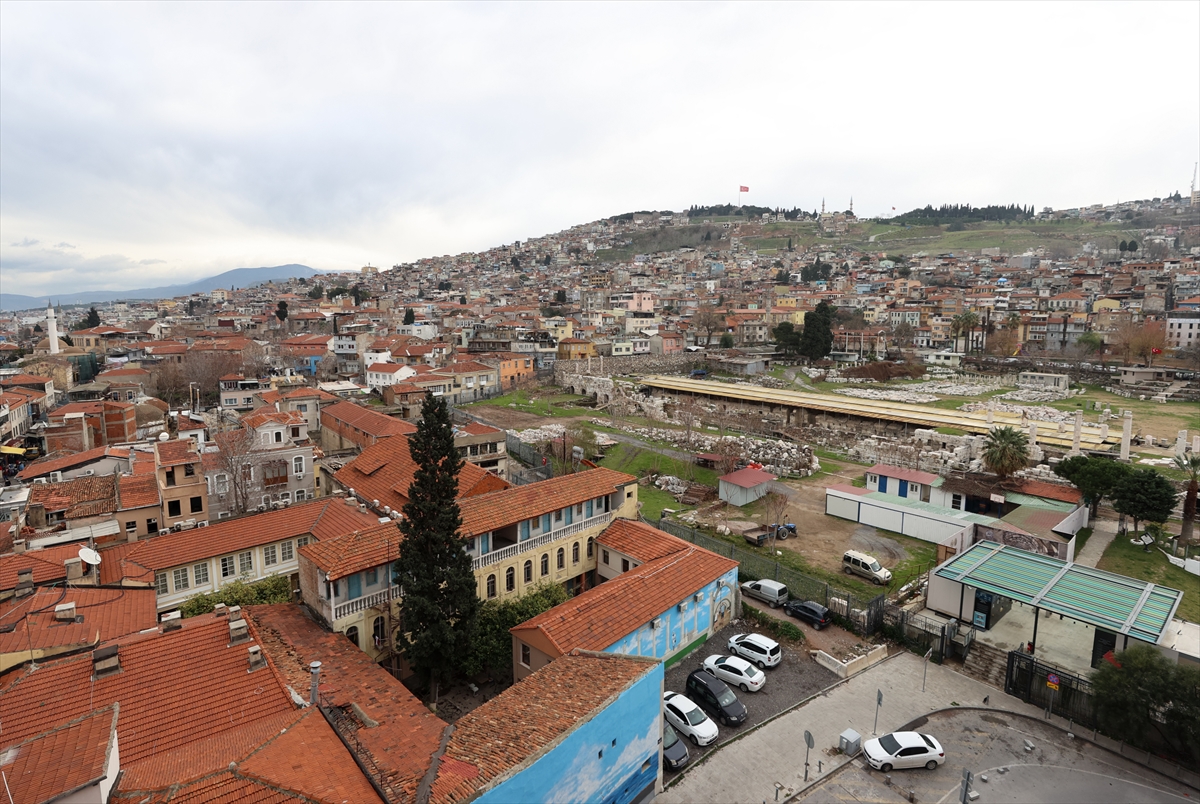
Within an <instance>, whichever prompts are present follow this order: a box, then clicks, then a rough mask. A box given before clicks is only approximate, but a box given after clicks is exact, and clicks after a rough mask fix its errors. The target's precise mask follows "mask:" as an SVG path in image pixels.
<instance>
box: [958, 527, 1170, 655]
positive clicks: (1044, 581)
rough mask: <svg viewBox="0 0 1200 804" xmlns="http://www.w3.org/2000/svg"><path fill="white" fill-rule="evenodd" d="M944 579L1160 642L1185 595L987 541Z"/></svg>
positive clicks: (969, 552)
mask: <svg viewBox="0 0 1200 804" xmlns="http://www.w3.org/2000/svg"><path fill="white" fill-rule="evenodd" d="M935 573H936V574H937V576H938V577H940V578H946V579H948V580H951V581H958V582H960V583H965V584H967V585H968V586H973V587H975V588H976V589H982V590H983V591H985V592H991V593H992V594H996V595H1002V596H1004V597H1007V598H1011V599H1012V600H1015V601H1018V602H1020V603H1027V604H1028V605H1030V606H1037V607H1039V608H1043V609H1046V610H1047V611H1052V612H1055V613H1056V614H1062V615H1063V616H1066V617H1070V618H1072V619H1074V620H1078V621H1080V622H1083V623H1087V624H1088V625H1092V626H1095V627H1096V628H1103V629H1104V630H1106V631H1111V632H1113V633H1117V634H1125V635H1127V636H1131V637H1133V638H1135V639H1140V640H1142V641H1143V642H1149V643H1151V644H1158V642H1159V641H1160V640H1161V639H1162V637H1163V632H1164V631H1166V629H1167V627H1168V626H1169V625H1170V623H1171V618H1172V617H1174V616H1175V610H1176V609H1177V608H1179V602H1180V600H1182V599H1183V592H1180V591H1179V590H1177V589H1170V588H1168V587H1166V586H1159V585H1158V584H1154V583H1150V582H1148V581H1139V580H1138V579H1136V578H1128V577H1126V576H1124V575H1117V574H1116V573H1115V572H1105V571H1104V570H1099V569H1095V568H1093V567H1085V566H1082V565H1080V564H1075V563H1073V562H1068V561H1060V560H1059V559H1057V558H1050V557H1049V556H1043V555H1039V554H1037V553H1030V552H1028V551H1026V550H1020V549H1018V548H1016V547H1009V546H1008V545H1000V544H997V543H996V542H991V541H983V542H979V543H977V544H974V545H972V546H971V549H969V550H967V551H966V552H965V553H961V554H959V555H957V556H955V557H954V558H952V559H951V560H949V561H947V562H946V563H945V564H943V565H942V566H940V567H938V568H937V569H936V570H935Z"/></svg>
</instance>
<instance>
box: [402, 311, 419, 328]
mask: <svg viewBox="0 0 1200 804" xmlns="http://www.w3.org/2000/svg"><path fill="white" fill-rule="evenodd" d="M416 320H417V314H416V313H415V312H413V309H412V308H411V307H405V308H404V325H405V326H408V325H409V324H412V323H413V322H415V321H416Z"/></svg>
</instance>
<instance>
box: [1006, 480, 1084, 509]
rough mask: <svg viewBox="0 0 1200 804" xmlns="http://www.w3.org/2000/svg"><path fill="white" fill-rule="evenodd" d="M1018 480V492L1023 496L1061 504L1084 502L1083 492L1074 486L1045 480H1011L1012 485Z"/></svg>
mask: <svg viewBox="0 0 1200 804" xmlns="http://www.w3.org/2000/svg"><path fill="white" fill-rule="evenodd" d="M1013 480H1016V482H1017V491H1019V492H1020V493H1022V494H1028V495H1029V496H1031V497H1045V498H1046V499H1048V500H1059V501H1061V502H1069V503H1077V504H1078V503H1081V502H1083V492H1081V491H1080V490H1079V489H1077V488H1074V487H1072V486H1064V485H1061V484H1059V483H1048V482H1046V481H1045V480H1024V479H1021V478H1010V481H1009V482H1010V483H1011V482H1012V481H1013Z"/></svg>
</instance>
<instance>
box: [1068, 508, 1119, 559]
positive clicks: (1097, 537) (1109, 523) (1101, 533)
mask: <svg viewBox="0 0 1200 804" xmlns="http://www.w3.org/2000/svg"><path fill="white" fill-rule="evenodd" d="M1091 524H1092V537H1091V538H1090V539H1088V540H1087V544H1085V545H1084V546H1083V549H1082V550H1080V551H1079V552H1078V553H1076V554H1075V563H1076V564H1082V565H1083V566H1085V567H1094V566H1096V565H1097V564H1098V563H1100V557H1101V556H1103V555H1104V551H1105V550H1107V549H1108V546H1109V545H1110V544H1112V541H1113V539H1115V538H1117V523H1116V522H1114V521H1113V520H1111V519H1094V520H1092V523H1091Z"/></svg>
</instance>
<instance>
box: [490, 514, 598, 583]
mask: <svg viewBox="0 0 1200 804" xmlns="http://www.w3.org/2000/svg"><path fill="white" fill-rule="evenodd" d="M612 517H613V515H612V512H611V511H609V512H607V513H603V514H598V515H596V516H592V517H588V518H587V519H581V520H579V521H578V522H572V523H571V524H570V525H564V526H563V527H561V528H558V529H557V530H552V531H550V532H549V533H543V534H542V535H541V536H534V537H533V538H532V539H526V540H525V541H523V542H517V543H516V544H510V545H509V546H508V547H501V548H500V549H499V550H493V551H492V552H490V553H488V554H487V555H482V556H479V557H478V558H476V559H475V561H474V568H475V569H477V570H478V569H483V568H484V567H490V566H492V565H493V564H499V563H500V562H502V561H506V560H508V559H510V558H512V557H513V556H515V555H519V554H521V553H526V552H529V551H530V550H537V549H538V548H539V547H544V546H545V545H547V544H550V543H551V542H556V541H558V540H559V539H565V538H567V537H568V536H574V535H575V534H576V533H579V532H580V531H583V530H587V529H588V528H594V527H598V526H601V525H607V524H608V523H609V522H610V521H611V520H612Z"/></svg>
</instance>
